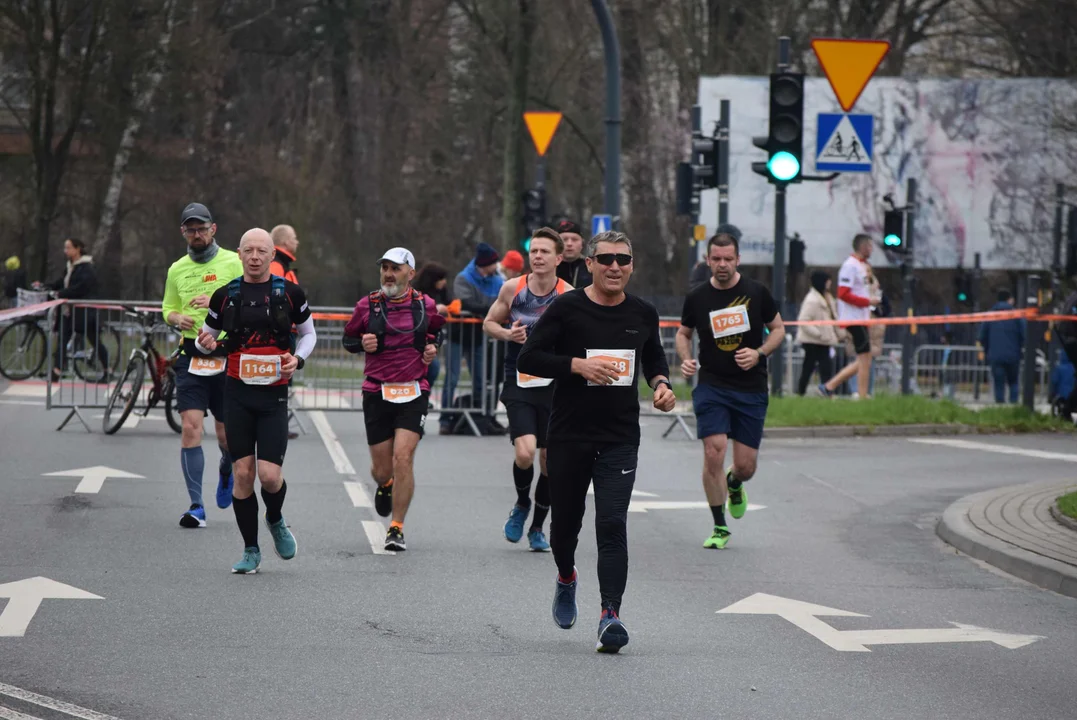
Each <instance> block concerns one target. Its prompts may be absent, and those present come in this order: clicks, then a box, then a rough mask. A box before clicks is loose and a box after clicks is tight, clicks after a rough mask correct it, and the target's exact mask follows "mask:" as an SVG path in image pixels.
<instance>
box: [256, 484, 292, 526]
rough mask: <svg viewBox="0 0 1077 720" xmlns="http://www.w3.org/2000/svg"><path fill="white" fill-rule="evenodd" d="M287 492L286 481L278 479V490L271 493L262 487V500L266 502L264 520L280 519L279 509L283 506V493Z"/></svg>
mask: <svg viewBox="0 0 1077 720" xmlns="http://www.w3.org/2000/svg"><path fill="white" fill-rule="evenodd" d="M286 492H288V483H287V482H285V481H284V480H281V481H280V490H278V491H277V492H275V493H271V492H269V491H267V490H266V489H265V487H263V488H262V500H264V501H265V504H266V522H270V523H275V522H279V521H280V509H281V508H282V507H284V494H285V493H286Z"/></svg>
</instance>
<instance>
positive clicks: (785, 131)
mask: <svg viewBox="0 0 1077 720" xmlns="http://www.w3.org/2000/svg"><path fill="white" fill-rule="evenodd" d="M752 144H753V145H755V146H756V147H757V148H760V149H762V150H766V151H767V161H766V162H765V163H764V162H754V163H752V171H753V172H755V173H756V174H758V175H762V176H763V177H765V178H767V180H768V182H770V183H772V184H774V185H785V184H787V183H797V182H800V181H801V176H802V174H803V170H804V167H803V166H804V163H803V156H804V73H792V72H780V73H773V74H771V76H770V114H769V122H768V134H767V135H766V136H757V137H753V138H752Z"/></svg>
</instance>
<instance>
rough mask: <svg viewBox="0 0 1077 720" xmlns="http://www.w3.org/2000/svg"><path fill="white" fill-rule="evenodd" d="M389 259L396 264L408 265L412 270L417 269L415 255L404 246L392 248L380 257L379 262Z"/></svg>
mask: <svg viewBox="0 0 1077 720" xmlns="http://www.w3.org/2000/svg"><path fill="white" fill-rule="evenodd" d="M385 260H388V261H389V262H391V263H393V264H395V265H407V266H408V267H410V268H411V269H412V270H414V269H415V256H414V255H412V254H411V250H408V249H407V248H402V247H395V248H390V249H389V250H387V251H386V252H385V254H384V255H382V256H381V257H380V258H378V264H379V265H380V264H381V263H382V262H383V261H385Z"/></svg>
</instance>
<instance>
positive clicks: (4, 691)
mask: <svg viewBox="0 0 1077 720" xmlns="http://www.w3.org/2000/svg"><path fill="white" fill-rule="evenodd" d="M0 695H7V696H8V697H12V698H15V699H16V700H22V701H23V702H28V703H32V704H34V705H39V706H41V707H43V708H48V709H49V710H55V711H57V712H62V713H67V714H68V715H73V716H75V717H77V718H81V720H119V718H117V717H113V716H112V715H105V714H104V713H99V712H96V711H94V710H88V709H87V708H84V707H79V706H78V705H72V704H71V703H69V702H64V701H63V700H56V699H54V698H50V697H46V696H44V695H38V694H37V693H35V692H30V691H29V690H23V689H22V688H17V687H15V686H14V685H5V684H4V683H0Z"/></svg>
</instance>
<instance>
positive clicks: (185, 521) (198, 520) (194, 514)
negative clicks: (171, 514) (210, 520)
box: [180, 505, 206, 528]
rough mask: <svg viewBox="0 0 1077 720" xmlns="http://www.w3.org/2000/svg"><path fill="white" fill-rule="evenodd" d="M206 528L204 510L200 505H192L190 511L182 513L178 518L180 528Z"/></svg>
mask: <svg viewBox="0 0 1077 720" xmlns="http://www.w3.org/2000/svg"><path fill="white" fill-rule="evenodd" d="M205 526H206V509H205V508H204V507H202V506H201V505H192V506H191V509H190V510H188V511H187V512H185V513H183V517H181V518H180V527H185V528H203V527H205Z"/></svg>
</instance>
